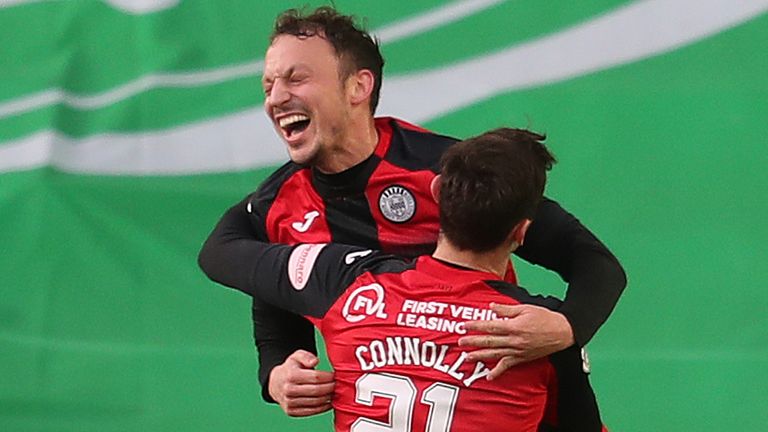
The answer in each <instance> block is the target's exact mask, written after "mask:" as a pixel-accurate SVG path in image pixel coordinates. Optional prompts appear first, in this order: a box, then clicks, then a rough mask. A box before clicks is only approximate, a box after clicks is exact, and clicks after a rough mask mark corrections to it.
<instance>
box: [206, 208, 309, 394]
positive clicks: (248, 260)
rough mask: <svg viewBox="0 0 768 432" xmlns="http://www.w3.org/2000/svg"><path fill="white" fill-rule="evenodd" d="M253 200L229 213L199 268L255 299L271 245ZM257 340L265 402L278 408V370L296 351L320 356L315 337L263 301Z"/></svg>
mask: <svg viewBox="0 0 768 432" xmlns="http://www.w3.org/2000/svg"><path fill="white" fill-rule="evenodd" d="M253 201H254V196H249V197H247V198H246V199H244V200H243V201H241V202H239V203H237V204H235V205H234V206H232V207H231V208H230V209H228V210H227V211H226V212H225V213H224V215H223V216H222V218H221V220H219V222H218V224H217V225H216V227H215V228H214V229H213V231H212V232H211V234H210V235H209V237H208V239H207V240H206V241H205V244H204V245H203V248H202V250H201V251H200V254H199V256H198V264H199V265H200V268H201V269H202V270H203V272H204V273H205V274H206V275H207V276H208V277H209V278H210V279H211V280H213V281H215V282H218V283H220V284H222V285H225V286H228V287H231V288H235V289H237V290H238V291H240V292H243V293H245V294H248V295H250V296H253V292H254V286H255V284H254V281H252V280H251V275H252V274H253V263H254V262H255V257H256V256H259V255H260V254H261V251H262V250H263V248H264V247H266V246H267V245H268V243H266V239H267V236H266V229H265V226H264V220H265V215H264V213H265V212H264V211H262V210H261V209H260V207H259V206H258V205H255V203H254V202H253ZM249 209H250V211H249ZM251 316H252V320H253V337H254V340H255V343H256V348H257V351H258V359H259V382H260V383H261V386H262V397H263V398H264V400H266V401H267V402H273V403H274V402H275V400H274V399H273V398H272V395H270V393H269V379H270V376H271V374H272V371H273V369H274V368H275V367H276V366H278V365H282V364H284V363H285V362H286V359H288V357H289V356H291V355H292V354H294V353H296V352H297V351H305V352H307V353H309V354H312V355H314V354H317V346H316V344H315V331H314V328H313V327H312V324H311V323H310V322H309V321H307V320H306V319H305V318H304V317H302V316H299V315H296V314H293V313H290V312H287V311H285V310H282V309H279V308H277V307H275V306H273V305H270V304H269V303H266V302H264V301H263V300H262V299H260V298H258V297H254V298H253V299H252V313H251Z"/></svg>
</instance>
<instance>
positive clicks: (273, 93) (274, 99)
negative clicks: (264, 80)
mask: <svg viewBox="0 0 768 432" xmlns="http://www.w3.org/2000/svg"><path fill="white" fill-rule="evenodd" d="M290 99H291V93H290V92H289V91H288V87H287V86H286V85H285V84H284V83H283V80H281V79H276V80H275V81H274V82H273V83H272V88H271V89H270V91H269V95H268V96H267V99H266V104H267V106H268V107H277V106H280V105H282V104H284V103H286V102H288V101H289V100H290Z"/></svg>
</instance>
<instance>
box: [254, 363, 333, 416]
mask: <svg viewBox="0 0 768 432" xmlns="http://www.w3.org/2000/svg"><path fill="white" fill-rule="evenodd" d="M317 363H318V358H317V356H316V355H314V354H312V353H310V352H308V351H303V350H298V351H296V352H294V353H293V354H291V355H290V356H289V357H288V358H287V359H286V360H285V362H283V364H281V365H278V366H275V367H274V368H273V369H272V371H271V372H270V375H269V394H270V395H271V396H272V398H273V399H275V400H276V401H277V402H278V403H279V404H280V408H282V409H283V411H285V413H286V414H288V415H289V416H292V417H305V416H310V415H315V414H319V413H322V412H325V411H328V410H329V409H331V397H332V395H333V389H334V385H335V382H334V375H333V372H329V371H319V370H315V369H314V367H315V366H316V365H317Z"/></svg>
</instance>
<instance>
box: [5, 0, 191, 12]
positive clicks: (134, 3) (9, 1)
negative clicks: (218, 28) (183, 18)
mask: <svg viewBox="0 0 768 432" xmlns="http://www.w3.org/2000/svg"><path fill="white" fill-rule="evenodd" d="M44 1H48V2H50V1H63V0H0V8H3V7H11V6H19V5H23V4H27V3H42V2H44ZM104 2H105V3H107V4H109V5H110V6H112V7H113V8H115V9H118V10H121V11H123V12H127V13H129V14H132V15H145V14H150V13H154V12H158V11H161V10H165V9H168V8H172V7H174V6H176V5H178V4H179V0H104Z"/></svg>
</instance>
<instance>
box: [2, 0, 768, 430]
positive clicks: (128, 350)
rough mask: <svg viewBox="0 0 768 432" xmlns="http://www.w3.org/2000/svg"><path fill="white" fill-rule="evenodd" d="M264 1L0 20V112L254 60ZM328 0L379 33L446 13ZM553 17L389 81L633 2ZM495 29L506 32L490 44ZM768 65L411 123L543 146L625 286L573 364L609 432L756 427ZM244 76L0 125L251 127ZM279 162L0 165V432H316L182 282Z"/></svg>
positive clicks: (535, 13)
mask: <svg viewBox="0 0 768 432" xmlns="http://www.w3.org/2000/svg"><path fill="white" fill-rule="evenodd" d="M264 3H268V6H262V5H261V2H252V1H246V0H240V1H235V0H230V1H221V2H206V1H202V0H198V1H184V2H182V3H181V4H179V5H178V6H176V7H175V8H171V9H168V10H165V11H160V12H157V13H154V14H150V15H146V16H128V15H125V14H122V13H119V12H117V11H115V10H114V9H112V8H109V7H108V6H107V5H106V4H105V3H101V2H95V1H68V2H57V1H54V2H33V3H29V4H23V5H18V6H12V7H6V8H2V9H0V41H2V43H0V83H2V85H0V103H3V102H8V101H11V100H15V99H16V98H19V97H23V96H25V95H30V94H35V93H37V92H40V91H43V90H45V89H48V88H50V87H61V88H63V89H66V90H67V91H70V92H73V93H78V94H91V93H98V92H103V91H107V90H109V89H111V88H114V87H115V86H119V85H121V84H122V83H125V82H127V81H129V80H131V79H135V78H136V77H138V76H141V75H142V74H144V73H148V72H152V71H164V72H173V71H190V70H195V69H205V68H213V67H219V66H222V65H227V64H233V63H245V62H252V61H257V60H259V59H260V58H261V55H262V53H263V50H264V49H265V47H266V44H267V41H266V36H267V34H268V32H269V27H270V25H271V21H272V19H273V17H274V16H275V14H276V13H277V12H278V11H280V10H282V9H285V8H287V7H290V6H292V5H293V3H289V2H285V1H276V2H264ZM310 3H311V4H319V3H320V2H310ZM336 3H337V5H338V6H339V8H341V9H342V10H344V11H349V12H353V13H355V14H357V15H359V16H367V17H368V23H369V26H370V27H373V28H376V27H381V26H384V25H386V24H388V23H392V22H395V21H397V20H398V19H402V18H403V17H407V16H410V15H413V14H417V13H420V12H423V11H426V10H429V9H430V8H432V7H435V6H437V5H440V4H441V3H442V2H439V1H426V0H420V1H412V2H408V3H407V6H406V5H405V3H404V2H394V1H376V2H374V1H365V2H362V1H351V0H350V1H337V2H336ZM556 3H558V4H557V5H554V4H541V2H535V1H528V0H525V1H515V2H512V1H509V2H503V3H501V4H499V5H497V6H494V7H492V8H491V9H489V10H486V11H483V12H480V13H478V14H476V15H473V16H470V17H466V18H465V19H463V20H462V21H459V22H456V23H453V24H450V25H447V26H445V27H443V28H439V29H435V30H433V31H430V32H427V33H424V34H421V35H417V36H414V37H412V38H408V39H404V40H400V41H396V42H393V43H392V44H388V45H385V46H384V52H385V55H386V57H387V62H388V64H387V67H386V71H387V72H386V73H387V74H391V75H393V76H394V75H398V74H402V73H406V72H413V71H418V70H422V69H427V68H431V67H439V66H440V67H442V66H445V65H450V64H451V63H453V62H456V61H460V60H466V59H468V58H471V57H473V56H475V55H478V54H480V53H482V52H485V51H493V50H496V49H499V48H503V47H506V46H510V45H513V44H515V43H519V42H521V41H526V40H529V39H534V38H536V37H540V36H542V35H545V34H548V33H552V32H556V31H558V29H561V28H564V27H567V26H570V25H574V24H577V23H579V22H581V21H584V20H587V19H589V18H590V17H593V16H595V15H598V14H600V13H603V12H604V11H607V10H610V9H611V8H614V7H617V6H620V5H622V4H624V3H628V2H622V1H608V0H602V1H590V2H581V3H578V4H576V3H574V4H570V3H569V4H567V5H566V4H565V2H562V4H560V3H561V2H556ZM509 16H516V17H518V18H519V22H520V25H518V26H513V27H512V28H509V29H507V28H505V24H504V23H505V22H506V21H505V19H508V17H509ZM33 29H34V30H33ZM424 53H426V54H424ZM766 53H768V15H765V14H763V15H761V16H758V17H755V18H753V19H751V20H749V21H748V22H746V23H743V24H741V25H739V26H737V27H735V28H732V29H728V30H726V31H723V32H721V33H718V34H716V35H714V36H712V37H708V38H705V39H703V40H700V41H697V42H696V43H693V44H691V45H687V46H684V47H681V48H679V49H676V50H674V51H672V52H668V53H665V54H663V55H659V56H654V57H651V58H648V59H645V60H642V61H637V62H633V63H630V64H626V65H623V66H620V67H616V68H611V69H607V70H602V71H600V72H596V73H591V74H587V75H583V76H579V77H576V78H572V79H568V80H565V81H561V82H557V83H553V84H550V85H545V86H539V87H534V88H528V89H525V90H517V91H512V92H508V93H501V94H497V95H495V96H494V97H492V98H490V99H487V100H483V101H481V102H478V103H476V104H472V105H470V106H466V107H463V108H461V109H459V110H457V111H455V112H452V113H449V114H448V115H445V116H442V117H440V118H436V119H433V120H431V121H428V122H426V123H425V124H424V126H426V127H428V128H431V129H433V130H436V131H440V132H442V133H445V134H451V135H455V136H458V137H465V136H469V135H472V134H475V133H478V132H481V131H483V130H485V129H488V128H491V127H496V126H499V125H502V124H505V125H512V126H520V127H530V128H532V129H534V130H537V131H543V132H546V133H547V134H548V136H549V139H548V142H549V145H550V147H551V148H552V149H553V151H554V153H555V154H556V155H557V157H558V159H559V161H560V162H559V164H558V165H557V166H556V167H555V169H554V171H553V172H552V175H551V182H550V185H549V189H548V194H549V195H550V196H552V197H554V198H556V199H557V200H558V201H560V202H561V203H562V204H563V205H564V206H565V207H566V208H567V209H569V210H570V211H571V212H573V213H574V214H576V215H577V216H578V217H580V218H581V219H582V221H583V222H584V223H585V224H586V225H587V226H589V227H590V228H591V229H592V230H593V231H595V232H596V233H597V234H598V235H599V237H600V238H601V239H603V240H604V241H605V243H607V244H608V245H609V246H610V247H611V249H612V250H613V251H614V252H615V253H616V255H617V256H618V257H619V258H620V259H621V261H622V262H623V264H624V265H625V267H626V270H627V272H628V274H629V286H628V288H627V291H626V292H625V294H624V296H623V297H622V299H621V301H620V303H619V305H618V307H617V309H616V310H615V312H614V314H613V315H612V317H611V319H610V320H609V322H608V323H607V324H606V325H605V326H604V327H603V328H602V330H601V331H600V333H598V335H597V336H596V337H595V339H594V340H593V342H592V343H591V344H590V347H589V348H590V356H591V361H592V371H593V373H592V380H593V384H594V387H595V389H596V391H597V393H598V399H599V402H600V404H601V407H602V410H603V414H604V419H605V421H606V423H607V424H608V425H609V427H610V429H611V430H612V431H673V430H678V431H679V430H690V431H723V430H733V429H737V430H740V431H763V430H765V428H766V426H767V425H768V409H766V407H768V396H766V392H765V388H766V387H768V374H766V368H767V367H768V320H767V319H766V311H768V294H766V290H765V288H764V283H765V282H764V281H765V280H768V265H766V258H768V253H766V250H768V249H767V248H766V246H765V243H766V240H768V228H767V225H766V216H768V198H766V196H767V195H766V192H765V190H766V188H767V187H768V176H766V174H765V167H766V165H768V151H767V150H766V145H767V144H768V81H766V77H768V55H766ZM259 79H260V78H259V77H251V78H242V79H237V80H232V81H228V82H224V83H219V84H216V85H210V86H199V87H195V88H184V89H154V90H149V91H146V92H142V93H140V94H138V95H136V96H134V97H131V98H128V99H125V100H123V101H121V102H119V103H116V104H114V105H110V106H108V107H103V108H99V109H94V110H78V109H72V108H71V107H67V106H64V105H61V104H59V105H53V106H48V107H45V108H41V109H36V110H32V111H29V112H26V113H23V114H21V115H10V116H5V117H0V148H1V147H2V146H3V145H4V144H6V143H7V142H10V141H11V140H13V139H17V138H23V137H25V136H28V135H29V134H31V133H34V132H37V131H41V130H48V129H53V130H57V131H59V132H60V133H62V134H64V135H66V136H68V137H72V138H82V137H88V136H93V135H95V134H98V133H103V132H130V131H154V130H158V129H162V128H173V127H177V126H180V125H184V124H188V123H193V122H196V121H199V120H202V119H206V118H215V117H217V116H221V115H224V114H229V113H235V112H239V111H242V110H245V109H251V108H253V107H257V106H258V105H260V104H261V102H262V96H261V91H260V85H259ZM467 79H471V77H468V78H467ZM257 149H258V146H257V143H254V151H257ZM190 151H194V149H190ZM273 168H274V166H264V167H254V168H253V169H249V170H245V171H231V172H222V173H213V174H195V175H183V176H182V175H176V176H145V177H137V176H95V175H85V174H77V173H66V172H61V171H60V170H58V169H56V168H55V167H51V166H43V167H38V168H33V169H25V170H16V171H6V172H2V171H0V430H2V431H99V432H107V431H144V432H147V431H172V430H185V431H292V430H331V426H330V422H331V417H330V415H323V416H318V417H314V418H310V419H289V418H287V417H286V416H284V415H283V414H282V412H281V411H280V410H279V409H278V408H277V407H276V406H270V405H266V404H264V403H263V402H262V401H261V400H260V397H259V387H258V384H257V379H256V371H257V362H256V358H255V354H254V348H253V343H252V338H251V328H250V302H249V300H248V298H246V297H245V296H243V295H240V294H238V293H236V292H234V291H232V290H228V289H225V288H222V287H220V286H217V285H215V284H213V283H211V282H209V281H208V280H207V279H206V278H205V277H204V276H203V274H202V273H201V272H200V271H199V270H198V268H197V265H196V254H197V251H198V250H199V247H200V245H201V244H202V242H203V240H204V239H205V237H206V236H207V234H208V233H209V231H210V230H211V228H212V227H213V225H214V224H215V222H216V220H217V219H218V217H219V216H220V215H221V213H222V212H223V211H224V210H225V209H226V208H227V207H229V206H230V205H231V204H233V203H234V202H236V201H237V200H239V199H241V198H242V197H243V196H244V195H245V194H246V193H248V192H250V191H252V190H253V189H255V187H256V186H257V185H258V184H259V182H260V181H261V180H262V179H263V178H264V177H265V176H266V175H268V174H269V172H271V170H272V169H273ZM518 267H520V272H521V280H522V281H523V282H524V283H525V285H526V286H528V287H531V288H532V289H533V290H539V291H542V292H547V293H553V294H558V295H561V294H562V293H563V292H564V286H563V283H562V282H561V281H559V280H558V279H557V278H556V277H555V276H553V275H550V274H547V273H545V272H543V271H542V270H540V269H537V268H532V267H529V266H526V265H524V264H520V263H518Z"/></svg>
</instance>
